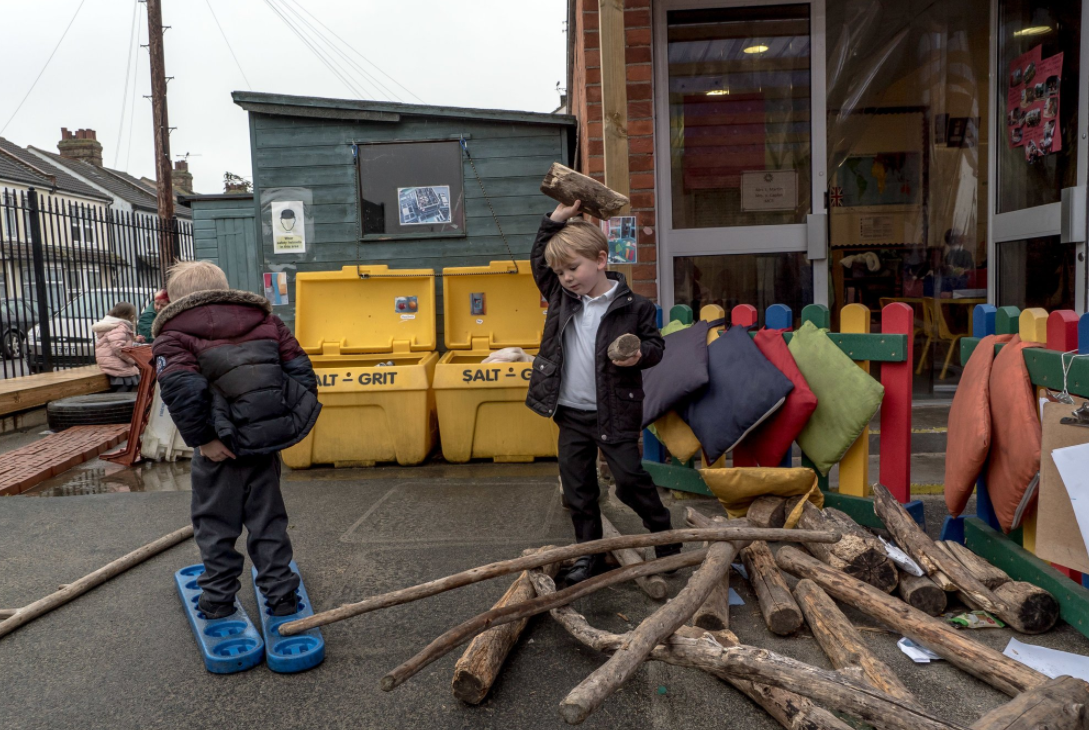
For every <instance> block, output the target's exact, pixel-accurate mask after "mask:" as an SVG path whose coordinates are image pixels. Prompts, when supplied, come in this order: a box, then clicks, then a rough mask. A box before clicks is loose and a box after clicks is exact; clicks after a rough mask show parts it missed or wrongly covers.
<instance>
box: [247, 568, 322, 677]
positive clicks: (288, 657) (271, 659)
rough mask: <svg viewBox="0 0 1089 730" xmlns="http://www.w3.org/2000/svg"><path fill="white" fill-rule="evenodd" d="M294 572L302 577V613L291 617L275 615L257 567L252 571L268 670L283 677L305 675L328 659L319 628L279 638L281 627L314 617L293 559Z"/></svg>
mask: <svg viewBox="0 0 1089 730" xmlns="http://www.w3.org/2000/svg"><path fill="white" fill-rule="evenodd" d="M291 572H292V573H294V574H295V575H298V576H299V587H298V588H297V589H296V590H295V595H296V597H297V598H298V600H299V610H298V611H297V612H295V613H293V614H291V615H290V616H273V615H272V609H271V608H269V606H268V601H266V600H265V597H264V595H263V594H262V593H261V589H260V588H258V587H257V568H253V569H252V576H253V593H254V595H255V596H256V597H257V605H258V606H259V607H260V608H261V630H262V631H263V632H264V635H265V660H266V661H267V662H268V668H269V669H271V670H272V671H274V672H280V673H281V674H290V673H292V672H305V671H306V670H307V669H313V668H314V667H316V666H318V665H319V664H321V663H322V661H324V660H325V639H323V638H322V637H321V630H320V629H317V628H314V629H308V630H306V631H304V632H302V633H301V634H294V635H292V636H281V635H280V631H279V627H280V626H281V625H282V624H286V623H290V622H292V621H298V620H300V619H304V618H307V617H308V616H313V615H314V608H313V607H312V606H311V605H310V596H309V594H307V592H306V586H304V585H303V582H302V575H301V574H300V573H299V566H298V565H296V564H295V561H294V560H292V561H291Z"/></svg>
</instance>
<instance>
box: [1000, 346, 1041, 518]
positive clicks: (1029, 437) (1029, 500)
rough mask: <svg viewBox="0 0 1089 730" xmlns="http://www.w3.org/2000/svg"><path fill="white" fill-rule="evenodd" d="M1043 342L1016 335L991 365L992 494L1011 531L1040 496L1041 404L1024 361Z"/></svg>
mask: <svg viewBox="0 0 1089 730" xmlns="http://www.w3.org/2000/svg"><path fill="white" fill-rule="evenodd" d="M1039 346H1040V345H1038V344H1036V343H1032V342H1022V341H1021V338H1020V337H1019V336H1017V335H1014V336H1013V337H1012V338H1010V342H1009V344H1008V345H1006V346H1005V347H1003V348H1002V349H1001V350H1000V351H999V353H998V355H996V356H995V358H994V365H992V366H991V383H990V389H991V452H990V458H989V459H987V494H988V495H989V496H990V498H991V502H992V503H994V511H995V515H997V517H998V523H999V524H1000V525H1001V526H1002V529H1003V530H1005V531H1006V532H1009V531H1010V530H1012V529H1014V528H1015V527H1017V526H1018V525H1020V524H1021V519H1022V518H1023V517H1024V516H1025V514H1026V513H1028V512H1029V510H1031V509H1032V508H1033V506H1034V505H1035V502H1036V493H1037V491H1038V490H1037V486H1038V484H1039V481H1040V442H1041V433H1040V406H1039V404H1038V402H1037V400H1036V394H1035V391H1034V389H1033V387H1032V380H1031V379H1030V378H1029V372H1028V367H1026V366H1025V355H1024V352H1025V350H1026V349H1028V348H1030V347H1039Z"/></svg>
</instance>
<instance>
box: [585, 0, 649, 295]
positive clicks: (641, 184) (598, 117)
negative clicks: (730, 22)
mask: <svg viewBox="0 0 1089 730" xmlns="http://www.w3.org/2000/svg"><path fill="white" fill-rule="evenodd" d="M650 3H651V0H624V35H625V38H624V40H625V51H626V58H625V60H626V63H627V95H628V170H629V172H630V180H629V189H630V197H631V209H632V215H634V216H635V217H636V225H637V230H638V238H637V244H638V247H639V254H638V255H639V263H638V264H635V265H634V266H632V276H631V282H630V283H631V285H632V289H634V290H635V291H636V292H638V293H639V294H642V295H643V296H646V297H649V298H651V299H654V300H657V298H658V282H657V263H656V262H657V260H658V247H657V238H656V237H655V234H654V230H655V228H654V226H655V211H654V103H653V93H652V89H653V84H652V76H653V72H652V68H653V67H652V66H651V27H650V18H651V12H650ZM575 25H576V27H575V28H574V29H573V30H574V33H575V36H574V43H575V54H574V68H573V71H572V81H571V85H572V87H573V88H572V89H570V90H569V92H568V93H569V98H570V99H571V112H572V113H573V114H574V115H575V116H576V117H578V120H579V130H578V134H579V136H578V139H579V142H578V154H577V157H576V163H577V164H578V166H579V169H580V170H581V171H582V172H583V173H585V174H587V175H590V176H591V177H593V178H596V179H597V180H600V181H602V182H604V180H605V139H604V133H603V131H602V107H601V54H600V51H599V47H600V44H599V36H598V0H576V1H575Z"/></svg>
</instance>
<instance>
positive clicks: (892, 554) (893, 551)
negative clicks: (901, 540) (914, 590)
mask: <svg viewBox="0 0 1089 730" xmlns="http://www.w3.org/2000/svg"><path fill="white" fill-rule="evenodd" d="M877 539H878V540H880V541H881V544H882V545H884V546H885V555H888V556H889V559H891V560H892V562H894V563H896V564H897V565H899V566H900V567H901V568H902V569H904V570H905V571H907V572H908V573H911V574H912V575H914V576H917V577H920V578H921V577H922V576H923V575H924V573H923V569H922V568H920V567H919V564H918V563H916V562H915V561H914V560H912V559H911V556H910V555H908V554H907V553H905V552H904V551H903V550H901V549H900V548H898V547H896V545H894V544H893V543H891V542H889V541H888V540H886V539H885V538H883V537H881V536H878V538H877Z"/></svg>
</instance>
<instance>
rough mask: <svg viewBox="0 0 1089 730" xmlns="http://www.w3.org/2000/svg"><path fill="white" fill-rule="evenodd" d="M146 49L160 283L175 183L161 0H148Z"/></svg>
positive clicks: (170, 241) (168, 256)
mask: <svg viewBox="0 0 1089 730" xmlns="http://www.w3.org/2000/svg"><path fill="white" fill-rule="evenodd" d="M147 36H148V51H150V55H151V116H152V119H153V122H152V123H153V124H154V127H155V130H154V131H155V183H156V189H157V193H158V198H159V265H160V266H161V267H162V275H163V286H166V270H167V269H168V268H170V266H171V265H172V264H173V263H174V258H175V256H174V184H173V180H172V179H171V165H170V120H169V119H168V116H167V111H166V62H165V60H164V54H163V12H162V4H161V0H147Z"/></svg>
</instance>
